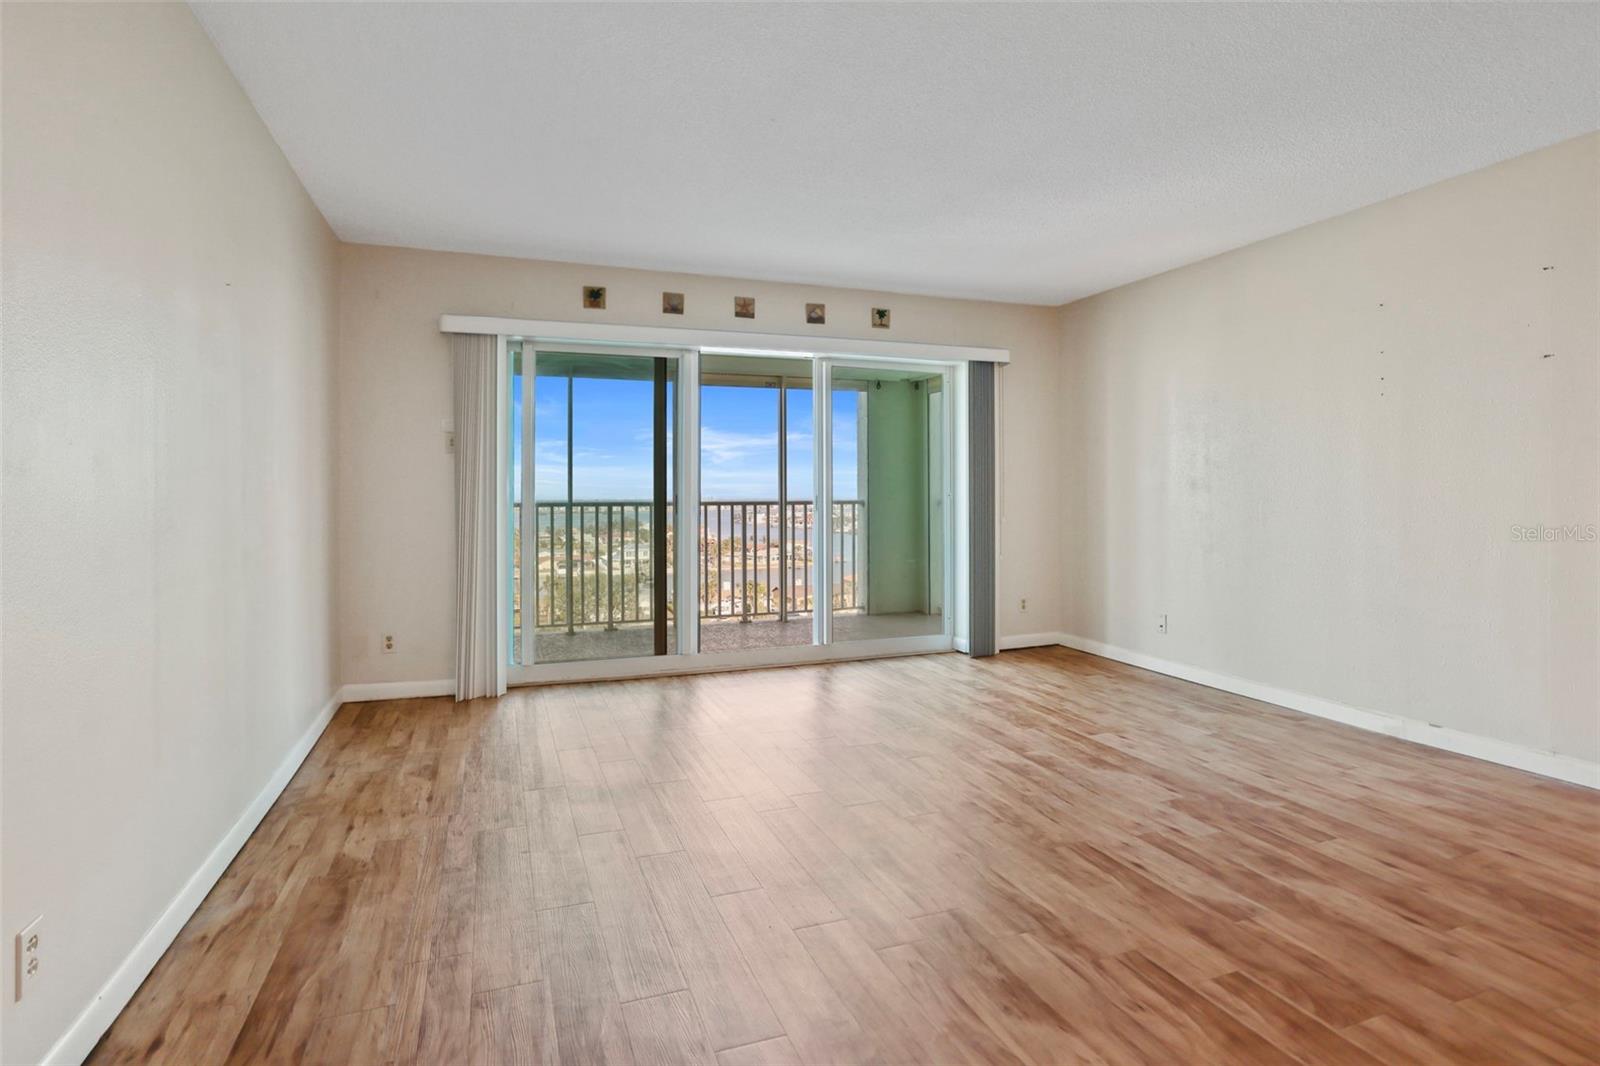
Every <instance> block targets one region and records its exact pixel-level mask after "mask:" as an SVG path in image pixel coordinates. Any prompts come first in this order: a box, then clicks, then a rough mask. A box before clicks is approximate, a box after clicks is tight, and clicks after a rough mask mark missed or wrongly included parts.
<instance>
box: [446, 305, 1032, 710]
mask: <svg viewBox="0 0 1600 1066" xmlns="http://www.w3.org/2000/svg"><path fill="white" fill-rule="evenodd" d="M485 326H493V327H496V328H494V329H493V332H496V333H498V334H499V341H500V345H499V347H500V351H501V353H502V362H503V367H502V372H503V373H505V374H506V375H507V376H506V378H505V379H504V380H505V381H506V382H507V386H506V389H505V391H504V393H503V395H504V396H505V397H506V402H505V404H504V405H503V406H504V407H505V408H506V413H507V414H508V413H509V405H510V387H509V370H510V352H509V348H510V345H509V343H508V342H510V341H521V342H522V351H523V374H524V384H523V404H524V411H523V434H524V439H523V455H522V460H523V472H522V480H523V485H522V489H523V493H524V496H523V501H524V504H525V505H527V504H528V503H529V502H531V501H534V499H535V498H534V497H533V496H531V495H530V491H531V490H530V483H531V482H533V481H534V469H533V463H532V461H531V460H532V453H533V442H534V433H533V424H534V412H533V410H532V408H533V403H532V390H531V388H530V385H529V382H531V381H533V379H534V375H533V369H534V365H535V363H536V361H537V358H538V353H539V352H540V351H552V352H554V351H560V352H563V353H573V354H589V355H600V356H604V355H630V356H635V357H637V356H641V355H649V356H665V357H668V358H674V359H676V360H677V365H678V374H677V380H676V386H675V391H676V397H675V404H676V410H675V422H674V426H673V430H674V433H675V436H676V439H675V442H674V447H675V451H674V475H675V481H676V493H675V499H674V519H673V536H674V543H675V558H674V560H673V564H674V566H675V568H676V569H675V574H676V580H675V584H674V595H675V603H676V610H675V619H674V622H675V627H676V633H677V639H676V646H675V648H674V649H673V652H674V653H673V654H668V655H664V656H655V655H651V656H640V657H635V658H621V659H597V660H585V661H581V662H562V663H539V662H537V661H532V662H531V665H509V666H508V674H507V680H508V682H509V683H510V684H513V685H526V684H545V683H556V682H567V681H586V680H601V679H606V678H621V677H645V676H653V675H667V674H685V673H700V672H706V671H716V670H740V669H751V668H758V667H765V666H781V665H790V664H797V663H813V662H828V661H835V660H845V659H862V658H873V657H878V656H890V655H914V654H925V653H929V652H939V651H950V650H952V649H954V648H956V647H957V646H958V645H959V644H961V643H963V642H964V641H963V640H962V637H963V634H962V632H961V620H960V618H958V613H957V611H956V610H955V609H953V608H954V605H955V604H956V603H957V574H958V566H957V562H956V559H955V557H954V555H955V553H954V552H953V551H952V548H953V546H955V545H956V544H957V543H958V542H960V543H965V539H966V538H965V536H964V517H965V516H964V515H963V514H962V512H961V511H960V509H959V507H958V506H957V504H958V502H959V500H958V498H957V497H958V478H957V474H956V472H957V470H958V469H960V468H961V466H962V464H961V462H960V456H959V454H958V452H957V439H958V433H959V432H960V431H961V430H964V426H962V425H960V420H959V418H958V414H959V412H961V411H964V410H965V404H964V403H959V402H957V399H958V396H959V394H960V390H961V388H962V384H963V382H964V380H965V374H959V373H956V371H957V370H958V369H959V368H961V366H962V364H964V363H966V362H970V361H973V360H975V359H981V360H983V361H999V362H1003V361H1008V360H1009V356H1010V353H1009V352H1006V351H1004V350H1003V349H983V348H963V347H957V346H947V345H925V344H896V343H889V342H867V341H846V340H838V339H832V340H830V341H828V343H826V344H824V343H819V339H816V338H806V337H780V336H777V335H772V334H760V335H758V334H738V333H721V332H716V331H695V330H681V329H674V328H667V327H662V328H659V329H656V328H652V327H619V326H605V327H602V326H598V325H594V324H590V323H551V322H537V321H531V320H519V319H484V318H468V317H463V316H450V315H446V316H443V317H442V318H441V320H440V327H441V329H442V330H444V331H445V332H486V331H489V330H486V329H484V328H482V327H485ZM579 326H581V327H583V329H581V330H579V329H577V328H576V327H579ZM689 335H693V336H694V337H696V338H697V339H699V338H704V339H705V340H706V341H707V342H708V343H699V344H685V343H684V342H685V341H686V340H688V339H690V338H689ZM729 340H735V341H738V342H743V341H747V340H758V341H759V342H760V345H759V346H745V345H744V344H742V343H741V344H726V343H723V344H719V343H716V342H717V341H724V342H726V341H729ZM608 341H609V342H610V343H607V342H608ZM791 345H792V346H791ZM702 354H717V355H734V356H739V355H743V356H751V357H768V358H770V357H773V356H780V357H784V358H800V359H810V360H811V361H812V367H813V369H812V423H813V451H812V478H813V488H814V494H815V498H816V507H815V519H814V526H813V535H814V540H813V543H815V544H817V545H819V546H820V548H821V550H818V551H817V552H816V553H815V555H814V557H813V561H812V566H813V572H812V582H813V585H812V587H813V589H814V590H815V591H814V595H815V600H814V607H813V612H812V636H813V643H812V644H811V645H809V646H802V647H785V648H759V649H750V650H742V651H736V652H718V653H709V654H702V653H701V652H700V651H699V580H700V575H699V569H700V566H699V552H698V551H697V550H696V546H697V545H698V544H699V534H700V529H699V525H700V449H699V442H700V394H699V383H700V373H699V367H700V356H701V355H702ZM997 357H998V358H997ZM835 366H848V367H852V368H857V369H867V368H871V367H873V366H897V367H900V368H906V369H918V370H937V371H938V372H939V373H941V374H942V376H943V384H942V387H943V389H944V390H945V404H944V407H945V447H946V456H945V523H946V530H945V545H946V559H945V565H944V572H945V595H944V604H943V624H942V627H941V632H939V633H936V634H928V635H925V636H914V637H894V638H886V639H880V640H862V641H852V642H849V643H845V644H835V643H833V640H832V614H833V610H832V606H833V566H832V562H833V449H832V437H833V433H832V430H833V417H832V413H833V393H832V384H833V379H832V370H833V368H834V367H835ZM502 421H503V425H504V426H505V429H504V439H505V454H506V455H507V456H508V457H509V455H510V436H511V432H510V419H509V417H503V420H502ZM963 439H964V438H963ZM785 444H786V442H780V446H784V445H785ZM507 470H508V471H509V463H508V464H507ZM507 480H508V481H509V473H508V474H507ZM509 495H510V493H509V492H508V493H507V497H508V499H509ZM508 513H509V512H508ZM534 513H536V511H535V512H534ZM506 522H507V523H508V522H509V518H508V519H507V520H506ZM534 526H535V523H534V522H529V521H525V522H524V534H523V536H524V540H523V545H522V548H523V556H522V557H523V560H524V561H525V562H527V561H528V560H530V559H537V531H536V529H535V528H534ZM530 541H531V542H532V543H531V544H530ZM508 544H509V538H508ZM505 555H506V561H507V567H508V569H507V573H506V576H505V579H504V580H502V581H501V583H500V584H501V586H502V590H503V592H502V594H503V595H505V596H506V598H507V603H506V609H505V610H504V611H503V612H501V613H502V614H504V615H505V617H506V619H507V628H508V634H507V639H506V640H505V641H503V644H504V645H505V647H506V649H507V652H508V654H507V655H506V659H507V661H508V664H509V660H510V654H509V652H510V650H511V649H510V639H509V619H510V573H509V561H510V551H509V547H508V550H507V551H506V552H505ZM536 580H537V578H536V575H535V574H532V573H531V572H530V569H529V568H527V567H525V568H524V576H523V595H524V614H525V619H524V637H523V646H524V648H525V649H526V650H527V651H528V653H529V654H530V655H532V656H534V657H536V655H537V636H536V629H537V618H538V612H537V599H536V597H537V589H536V587H535V588H534V590H533V594H532V595H531V596H530V594H529V592H528V589H529V586H530V585H535V583H536ZM530 623H531V624H530Z"/></svg>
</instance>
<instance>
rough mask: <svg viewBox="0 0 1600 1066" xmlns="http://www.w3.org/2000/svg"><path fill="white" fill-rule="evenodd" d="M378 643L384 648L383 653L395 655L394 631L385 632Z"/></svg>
mask: <svg viewBox="0 0 1600 1066" xmlns="http://www.w3.org/2000/svg"><path fill="white" fill-rule="evenodd" d="M378 645H379V647H381V648H382V649H383V654H385V655H393V654H394V634H393V633H385V634H384V635H383V636H382V637H381V638H379V641H378Z"/></svg>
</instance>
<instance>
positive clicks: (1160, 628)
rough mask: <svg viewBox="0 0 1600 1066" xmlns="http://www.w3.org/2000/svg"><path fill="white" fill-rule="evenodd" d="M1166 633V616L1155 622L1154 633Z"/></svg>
mask: <svg viewBox="0 0 1600 1066" xmlns="http://www.w3.org/2000/svg"><path fill="white" fill-rule="evenodd" d="M1166 631H1167V616H1166V615H1162V616H1161V617H1160V618H1159V619H1157V620H1156V632H1157V633H1165V632H1166Z"/></svg>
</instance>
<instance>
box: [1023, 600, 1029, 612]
mask: <svg viewBox="0 0 1600 1066" xmlns="http://www.w3.org/2000/svg"><path fill="white" fill-rule="evenodd" d="M1022 613H1023V614H1027V613H1028V601H1027V600H1026V599H1024V600H1023V601H1022Z"/></svg>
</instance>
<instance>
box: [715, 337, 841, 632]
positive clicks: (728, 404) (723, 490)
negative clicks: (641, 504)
mask: <svg viewBox="0 0 1600 1066" xmlns="http://www.w3.org/2000/svg"><path fill="white" fill-rule="evenodd" d="M811 374H812V363H811V360H809V359H767V358H755V357H749V356H729V355H702V356H701V357H700V543H699V548H698V562H699V568H700V580H699V598H700V651H702V652H734V651H741V650H746V649H758V648H782V647H793V646H796V645H804V644H810V643H812V641H813V639H814V621H813V617H812V608H813V601H812V587H811V567H812V557H813V550H814V536H813V529H814V526H815V523H816V494H815V492H814V491H813V487H812V482H813V480H814V477H813V466H814V465H815V464H814V458H813V454H812V443H811V442H812V432H811V420H812V411H811V407H812V401H811V396H812V390H811Z"/></svg>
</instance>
